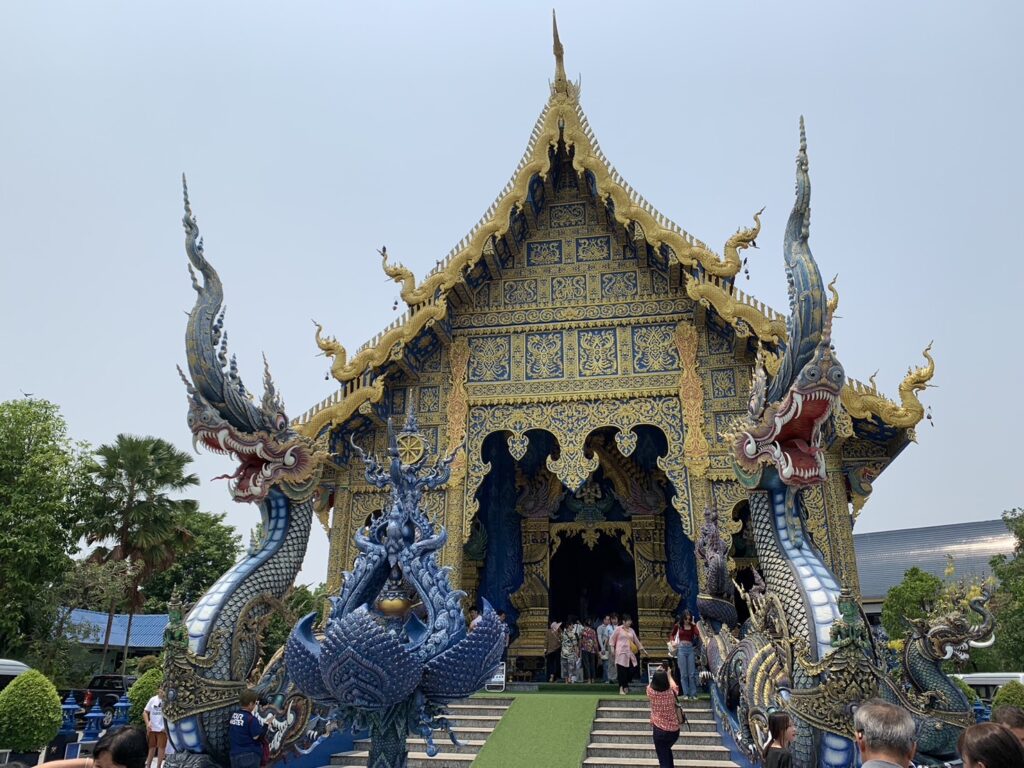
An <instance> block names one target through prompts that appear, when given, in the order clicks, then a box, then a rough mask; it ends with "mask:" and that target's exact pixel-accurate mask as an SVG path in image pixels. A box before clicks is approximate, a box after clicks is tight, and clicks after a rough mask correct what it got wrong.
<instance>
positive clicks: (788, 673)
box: [708, 119, 863, 768]
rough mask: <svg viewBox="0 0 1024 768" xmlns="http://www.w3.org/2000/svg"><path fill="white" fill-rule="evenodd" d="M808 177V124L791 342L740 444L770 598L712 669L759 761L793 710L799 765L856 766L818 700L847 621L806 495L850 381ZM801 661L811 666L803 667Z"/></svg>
mask: <svg viewBox="0 0 1024 768" xmlns="http://www.w3.org/2000/svg"><path fill="white" fill-rule="evenodd" d="M807 169H808V162H807V143H806V138H805V134H804V126H803V120H802V119H801V121H800V150H799V152H798V154H797V161H796V201H795V203H794V205H793V210H792V212H791V213H790V216H789V221H788V223H787V226H786V234H785V244H784V251H785V267H786V276H787V281H788V286H789V303H790V313H789V317H788V319H787V322H786V327H787V332H788V334H787V335H788V341H787V344H786V347H785V350H784V352H783V354H782V358H781V360H780V361H779V364H778V369H777V371H776V373H775V375H774V376H773V377H772V379H771V382H770V383H769V381H768V374H767V371H766V370H765V367H764V364H763V357H762V355H760V354H759V356H758V357H759V359H758V363H757V366H756V368H755V373H754V379H753V383H752V386H751V394H750V402H749V412H748V417H747V422H746V423H744V424H741V425H739V426H738V428H737V429H736V431H735V433H734V434H733V435H732V436H731V437H732V442H733V452H734V465H733V466H734V471H735V473H736V475H737V477H738V478H739V480H740V482H741V483H742V484H743V485H744V486H745V487H746V488H748V498H749V504H750V525H751V527H752V529H753V533H754V541H755V545H756V547H757V553H758V560H759V563H760V567H761V570H762V573H763V576H764V581H765V584H766V591H765V592H764V593H759V594H757V595H756V596H748V600H749V602H750V607H751V624H752V627H751V631H749V632H748V634H747V636H746V637H745V638H744V639H743V640H742V641H739V642H736V641H735V640H733V639H732V637H731V636H725V635H728V632H727V631H726V630H722V629H721V625H717V622H712V623H711V626H710V627H708V629H709V630H710V633H709V634H710V635H712V636H713V637H714V642H712V643H709V646H711V647H710V648H709V652H708V653H709V658H708V661H709V665H710V668H711V672H712V673H713V677H714V679H715V683H716V685H717V687H718V692H719V693H721V696H720V697H718V701H719V702H721V703H722V705H723V706H726V707H727V708H729V709H730V710H733V711H734V718H735V720H736V722H737V724H738V727H737V731H738V732H737V734H736V735H737V740H738V742H739V743H740V745H741V747H743V748H745V749H746V750H747V751H748V753H749V754H750V756H751V757H753V758H755V759H757V757H758V755H759V749H758V748H759V747H760V743H759V742H760V741H761V740H762V738H763V724H764V722H766V719H767V714H768V711H769V710H770V709H772V708H778V707H785V708H786V709H788V710H789V712H790V714H791V716H792V717H793V719H794V722H795V723H796V725H797V737H796V741H795V743H794V744H793V750H792V752H793V762H794V765H797V766H803V767H805V768H810V767H811V766H827V767H828V768H845V767H846V766H849V765H852V764H854V761H855V754H854V752H855V750H854V745H853V743H852V741H851V739H850V738H849V736H852V729H843V728H840V727H836V726H835V725H834V723H833V721H835V720H837V718H835V717H830V715H832V714H834V713H832V712H830V711H826V710H829V708H830V706H831V702H829V701H827V700H826V699H825V698H824V697H822V696H821V695H820V694H823V693H824V691H823V690H822V689H821V687H820V685H819V679H820V677H821V674H822V673H821V672H817V674H815V671H816V670H815V669H814V665H815V664H816V663H820V662H821V661H822V660H823V659H824V658H825V656H826V655H827V654H828V652H829V651H830V650H831V649H832V640H833V638H832V625H833V623H834V622H836V621H837V620H839V619H840V617H841V611H840V589H839V584H838V582H837V580H836V578H835V576H834V575H833V574H832V573H831V572H830V571H829V569H828V567H827V566H826V565H825V564H824V562H823V559H822V556H821V553H820V552H819V551H818V549H817V548H816V547H815V546H814V543H813V542H812V541H811V540H810V538H809V537H808V536H807V535H806V534H805V532H804V526H803V520H802V504H803V501H802V494H801V491H802V490H803V489H804V488H807V487H810V486H812V485H815V484H819V483H822V482H823V481H824V480H825V477H826V471H825V453H824V450H823V449H822V438H821V429H822V426H823V425H824V423H825V422H826V421H827V419H828V418H829V416H830V415H831V413H832V409H833V407H834V406H836V405H837V404H838V402H839V394H840V392H841V390H842V388H843V384H844V382H845V380H846V374H845V372H844V371H843V367H842V365H841V364H840V363H839V361H838V360H837V359H836V357H835V354H834V352H833V350H832V346H831V313H830V311H829V307H828V299H827V295H826V292H825V286H824V283H823V281H822V279H821V274H820V272H819V271H818V266H817V264H816V263H815V261H814V258H813V256H812V255H811V251H810V247H809V245H808V238H809V227H810V196H811V188H810V178H809V176H808V173H807ZM719 567H720V566H719ZM716 625H717V626H716ZM801 653H802V655H801V656H800V661H804V662H805V664H801V663H799V662H798V661H797V657H798V654H801ZM861 655H862V656H863V654H861ZM794 694H796V695H797V696H798V697H799V698H794ZM790 701H793V702H794V705H789V702H790ZM797 701H800V702H801V704H800V705H796V704H795V702H797ZM842 720H843V718H842V717H840V718H838V721H839V723H840V725H841V724H842ZM759 724H760V725H759ZM847 731H849V732H847Z"/></svg>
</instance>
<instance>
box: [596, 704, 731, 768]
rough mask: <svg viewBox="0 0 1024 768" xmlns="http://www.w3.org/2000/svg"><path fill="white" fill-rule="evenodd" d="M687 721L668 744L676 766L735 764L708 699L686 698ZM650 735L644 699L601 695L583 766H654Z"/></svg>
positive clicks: (708, 767)
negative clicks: (675, 738) (717, 729)
mask: <svg viewBox="0 0 1024 768" xmlns="http://www.w3.org/2000/svg"><path fill="white" fill-rule="evenodd" d="M683 709H684V711H685V712H686V717H687V718H688V720H689V723H688V725H684V726H683V728H682V731H681V733H680V736H679V741H677V742H676V744H675V746H674V747H673V748H672V753H673V757H674V758H675V764H676V768H739V766H738V765H737V764H736V763H734V762H733V761H732V760H730V759H729V749H728V747H726V746H724V745H723V744H722V737H721V736H720V735H719V733H718V731H716V730H715V718H714V715H712V714H711V702H710V701H708V700H707V699H702V700H699V701H687V702H685V706H684V707H683ZM657 765H658V757H657V755H656V754H655V752H654V741H653V739H652V738H651V725H650V708H649V706H648V704H647V701H646V700H644V699H625V698H623V699H602V700H601V701H599V702H598V705H597V713H596V715H595V717H594V724H593V726H592V727H591V730H590V744H588V745H587V753H586V757H585V758H584V759H583V766H584V768H621V767H622V766H636V767H637V768H640V767H646V766H657Z"/></svg>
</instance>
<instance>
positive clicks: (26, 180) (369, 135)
mask: <svg viewBox="0 0 1024 768" xmlns="http://www.w3.org/2000/svg"><path fill="white" fill-rule="evenodd" d="M558 13H559V27H560V31H561V37H562V41H563V43H564V45H565V51H566V53H565V62H566V69H567V70H568V72H569V75H570V77H572V78H574V79H575V78H576V77H577V76H580V75H581V76H582V85H583V90H582V97H581V101H582V103H583V107H584V109H585V111H586V112H587V114H588V116H589V118H590V123H591V125H592V126H593V128H594V130H595V132H596V135H597V138H598V140H599V141H600V143H601V146H602V148H603V149H604V151H605V153H606V154H607V155H608V157H609V158H610V159H611V161H612V163H614V164H615V165H616V167H617V168H618V170H619V171H620V172H621V173H622V174H623V176H624V177H625V178H626V179H627V180H628V181H629V182H630V183H631V184H632V185H633V186H634V187H635V188H636V189H638V190H639V191H640V192H641V193H642V194H643V195H644V196H645V197H647V199H648V200H650V201H651V202H652V203H653V204H654V205H655V206H656V207H658V208H659V209H660V210H661V211H662V213H664V214H665V215H667V216H668V217H670V218H671V219H673V220H674V221H676V222H677V223H678V224H679V225H680V226H682V227H684V228H685V229H687V230H688V231H690V232H692V233H693V234H695V235H696V236H698V237H700V238H701V239H702V240H704V241H706V242H708V243H709V244H711V245H712V246H713V247H715V248H716V249H720V248H721V244H722V243H723V242H724V241H725V239H726V238H727V237H728V236H729V235H730V234H731V233H732V232H733V231H735V229H736V227H737V226H739V225H747V224H748V223H749V222H750V216H751V214H752V213H753V212H754V211H756V210H757V209H759V208H760V207H761V206H767V209H766V211H765V220H764V228H763V231H762V234H761V237H759V238H758V243H759V245H760V246H761V249H760V250H759V251H748V252H747V253H748V254H750V272H751V278H750V280H749V282H747V281H745V280H743V279H742V278H741V279H740V281H739V286H740V287H741V288H742V289H743V290H744V291H747V292H748V293H752V294H753V295H755V296H757V297H758V298H760V299H762V300H764V301H766V302H768V303H769V304H771V305H772V306H774V307H775V308H777V309H780V310H785V309H786V306H787V304H786V296H785V277H784V273H783V269H782V249H781V243H782V230H783V226H784V224H785V220H786V216H787V215H788V212H789V209H790V206H791V204H792V193H793V157H794V153H795V151H796V145H797V120H798V117H799V115H801V114H803V115H805V116H806V120H807V131H808V139H809V145H810V162H811V179H812V182H813V185H814V196H813V201H812V204H813V210H814V216H813V219H812V225H811V246H812V249H813V251H814V254H815V256H816V258H817V260H818V262H819V264H820V266H821V270H822V273H823V274H824V275H826V276H831V275H832V274H834V273H839V277H840V279H839V287H840V292H841V296H842V303H841V307H840V310H839V315H840V318H839V319H838V320H837V321H836V328H835V331H834V340H835V342H836V347H837V351H838V354H839V356H840V358H841V359H842V361H843V362H844V364H845V366H846V370H847V372H848V374H850V375H852V376H854V377H857V378H860V379H862V380H866V379H867V377H868V376H870V375H871V373H872V372H874V371H875V370H876V369H878V370H879V374H878V383H879V385H880V387H881V388H882V389H883V390H884V391H886V392H888V393H890V394H891V395H895V393H896V387H897V385H898V383H899V381H900V379H901V378H902V377H903V375H904V374H905V372H906V369H907V366H908V365H915V366H916V365H919V364H920V363H921V362H922V358H921V356H920V352H921V349H922V348H923V347H924V346H925V345H926V344H927V343H928V342H929V341H930V340H932V339H934V340H935V347H934V354H935V359H936V362H937V372H936V375H935V380H934V381H935V383H936V384H937V385H938V386H937V388H934V389H929V390H928V391H927V392H926V393H925V395H924V400H925V402H926V403H927V404H929V405H930V406H931V407H932V412H933V414H934V421H935V426H934V428H932V427H930V426H928V425H927V423H922V425H921V426H920V427H919V429H918V438H919V444H918V445H912V446H910V447H909V448H908V449H907V450H906V451H905V452H904V454H903V455H902V456H901V457H900V458H899V459H898V460H897V461H896V462H895V463H894V465H893V466H892V467H890V468H889V470H888V471H887V472H886V473H885V474H884V475H883V476H882V477H881V478H880V479H879V480H878V481H877V482H876V484H875V489H876V490H875V493H874V496H873V497H872V499H871V500H870V501H869V502H868V504H867V506H866V507H865V510H864V512H863V514H862V515H861V519H860V521H859V523H858V525H857V529H856V530H857V531H873V530H881V529H889V528H903V527H914V526H920V525H934V524H940V523H949V522H955V521H966V520H978V519H991V518H995V517H997V516H998V515H999V514H1000V513H1001V512H1002V510H1004V509H1006V508H1008V507H1012V506H1016V505H1020V504H1022V503H1024V494H1022V492H1021V489H1022V487H1024V483H1022V481H1021V479H1020V475H1019V473H1020V471H1021V470H1020V460H1019V454H1018V453H1017V451H1018V450H1019V438H1017V439H1014V436H1013V435H1012V433H1011V425H1014V424H1016V421H1018V420H1019V418H1020V413H1019V411H1020V406H1019V403H1018V400H1017V398H1018V390H1019V383H1020V381H1021V379H1022V378H1024V366H1022V363H1021V358H1020V354H1019V353H1018V351H1017V339H1018V334H1019V331H1018V327H1017V326H1018V323H1017V322H1016V321H1017V318H1018V316H1019V311H1020V305H1021V303H1022V302H1024V296H1022V293H1024V267H1022V260H1021V258H1020V253H1019V252H1020V249H1021V245H1020V238H1019V237H1018V235H1017V234H1016V228H1017V227H1018V226H1020V223H1019V222H1020V212H1021V210H1022V208H1024V196H1022V194H1021V185H1020V180H1021V177H1022V171H1024V162H1022V152H1021V149H1020V136H1021V135H1022V128H1021V116H1022V109H1024V108H1022V99H1021V77H1022V72H1024V47H1022V46H1021V45H1020V39H1019V33H1020V30H1021V29H1022V28H1024V18H1022V16H1024V5H1022V4H1021V3H1019V2H1006V3H944V2H927V3H926V2H905V3H891V2H886V3H845V4H835V3H800V4H796V3H785V4H784V3H760V2H757V3H753V2H752V3H736V2H728V3H700V4H695V3H681V2H670V3H642V2H636V3H629V4H625V3H600V2H561V3H559V5H558ZM550 14H551V6H550V4H549V3H544V4H538V3H533V2H518V3H504V4H497V3H482V2H475V3H469V2H462V3H455V2H443V3H442V2H430V3H425V2H424V3H416V4H414V3H411V2H403V3H398V2H383V3H358V4H357V3H348V4H343V3H340V2H320V3H314V2H301V3H265V2H244V3H242V2H234V3H228V2H223V3H205V2H204V3H196V2H173V3H170V2H146V3H137V2H101V1H100V0H95V1H94V2H90V3H77V2H64V3H54V2H6V3H3V4H2V5H0V98H2V101H3V103H2V109H0V115H2V116H0V230H2V232H3V237H2V239H0V259H2V272H0V334H2V337H0V338H2V349H3V359H2V363H0V365H2V368H0V399H8V398H16V397H20V396H21V393H22V392H26V393H32V394H34V395H35V396H37V397H45V398H48V399H50V400H53V401H55V402H56V403H58V404H59V405H60V406H61V408H62V409H63V412H64V414H65V416H66V417H67V419H68V422H69V424H70V428H71V432H72V434H73V436H74V437H76V438H79V439H84V440H88V441H90V442H92V443H94V444H99V443H103V442H108V441H111V440H113V439H114V437H115V436H116V435H117V433H119V432H131V433H143V434H153V435H157V436H160V437H164V438H166V439H169V440H171V441H173V442H174V443H176V444H177V445H178V446H180V447H182V448H188V446H189V445H190V437H191V436H190V434H189V432H188V429H187V427H186V425H185V413H186V401H185V393H184V390H183V387H182V385H181V382H180V381H179V380H178V378H177V374H176V373H175V370H174V366H175V364H177V363H183V362H184V357H185V355H184V344H183V334H184V329H185V312H187V311H188V310H189V309H190V308H191V306H192V303H193V299H194V294H193V292H192V289H191V287H190V284H189V280H188V275H187V273H186V269H185V264H186V259H185V255H184V250H183V236H182V230H181V224H180V219H181V190H180V181H179V177H180V174H181V172H182V171H186V172H187V173H188V175H189V184H190V188H191V196H192V202H193V206H194V209H195V212H196V215H197V217H198V219H199V225H200V228H201V229H202V232H203V234H204V236H205V238H206V251H207V256H208V257H209V258H210V260H211V261H212V262H213V264H214V265H215V266H216V267H217V269H218V270H219V271H220V274H221V277H222V279H223V280H224V284H225V291H226V295H227V299H226V303H227V305H228V315H227V326H228V330H229V335H230V339H231V348H232V350H233V351H234V352H235V353H237V355H238V358H239V362H240V364H241V368H242V372H243V375H244V377H245V379H246V381H247V382H248V383H249V386H250V388H251V389H254V390H257V389H258V388H259V384H260V353H261V352H266V354H267V356H268V358H269V359H270V362H271V365H272V368H273V370H274V373H275V378H276V381H277V384H278V388H279V390H281V391H282V392H283V394H284V396H285V399H286V402H287V403H288V405H289V407H290V413H291V415H297V414H299V413H300V412H302V411H303V410H305V409H306V408H308V407H309V406H310V405H312V404H313V403H315V402H318V401H319V400H321V399H322V398H324V397H326V396H327V395H328V394H330V392H331V391H332V389H333V386H332V385H333V382H330V381H325V378H324V376H325V373H326V370H327V362H326V361H325V359H324V358H323V357H317V356H316V352H317V349H316V347H315V345H314V343H313V326H312V324H311V323H310V319H311V318H316V319H317V320H319V321H320V322H322V323H324V325H325V326H326V328H327V329H328V330H329V331H330V332H331V333H333V334H335V335H337V336H338V337H339V339H340V340H341V341H342V342H343V343H345V344H346V345H347V346H348V348H349V350H350V351H351V350H352V349H353V348H354V347H355V346H357V345H359V344H361V343H362V342H363V341H365V340H366V339H368V338H370V337H371V336H372V335H373V334H374V333H375V332H376V331H378V330H379V329H380V328H382V327H383V326H384V325H386V324H387V323H389V322H391V320H393V319H394V317H395V313H394V312H393V311H392V308H391V307H392V302H393V300H394V298H395V297H396V294H397V290H396V286H394V285H393V284H392V283H389V282H387V281H386V279H385V277H384V275H383V273H382V272H381V270H380V267H379V259H378V257H377V254H376V249H377V248H379V247H380V246H381V245H382V244H386V245H387V247H388V251H389V253H391V254H393V256H394V258H397V259H399V260H401V261H403V262H404V263H405V264H406V265H407V266H409V267H410V268H412V269H414V270H415V271H416V273H417V274H418V275H419V276H422V275H423V274H424V273H425V272H426V271H427V270H428V269H429V268H431V267H432V266H433V265H434V263H435V261H436V260H438V259H440V258H442V257H444V256H445V255H446V254H447V253H448V251H449V249H450V248H451V247H452V246H453V245H454V244H455V243H457V242H458V241H459V239H460V238H462V236H463V235H464V234H466V233H467V232H468V231H469V229H470V228H471V227H472V226H473V225H474V224H475V223H476V221H477V219H478V217H479V216H480V215H481V213H483V211H484V210H485V209H486V208H487V207H488V205H490V203H491V201H492V200H493V199H494V196H495V195H496V194H497V193H498V192H499V190H500V189H501V188H502V187H503V185H504V184H505V182H506V181H507V180H508V178H509V176H510V175H511V173H512V171H513V170H514V168H515V165H516V163H517V162H518V160H519V158H520V156H521V154H522V152H523V149H524V147H525V146H526V143H527V140H528V138H529V133H530V130H531V128H532V127H533V124H534V121H535V120H536V117H537V115H538V114H539V112H540V110H541V108H542V107H543V105H544V103H545V101H546V99H547V95H548V81H549V79H550V78H551V77H552V75H553V60H552V55H551V32H550V27H551V22H550ZM194 468H195V470H196V471H197V472H198V474H199V475H200V476H201V477H202V478H203V485H202V488H201V489H199V490H198V491H196V494H195V495H196V496H198V498H199V499H200V500H201V503H202V505H203V507H204V508H205V509H207V510H210V511H222V510H226V511H228V513H229V520H230V521H231V522H232V523H233V524H235V525H236V526H238V527H239V528H240V529H241V530H243V531H248V530H249V529H250V528H251V527H253V526H254V525H255V524H256V521H257V519H258V512H257V510H256V509H255V508H252V507H246V506H241V505H237V504H234V503H233V502H231V501H230V500H229V498H228V495H227V491H226V488H225V487H224V483H223V482H217V483H214V482H210V478H212V477H213V476H215V475H219V474H221V473H224V472H230V471H232V470H233V467H232V466H231V465H230V464H229V463H228V462H227V460H226V459H223V458H221V457H216V456H208V455H202V456H199V457H197V459H196V463H195V464H194ZM1014 489H1016V490H1014ZM246 538H247V536H246ZM326 559H327V540H326V536H325V535H324V534H323V532H322V531H321V530H320V529H319V528H316V529H315V530H314V533H313V536H312V538H311V541H310V547H309V553H308V555H307V558H306V563H305V566H304V569H303V572H302V574H301V576H300V580H301V581H303V582H308V583H316V582H318V581H320V580H322V579H323V578H324V577H325V574H326Z"/></svg>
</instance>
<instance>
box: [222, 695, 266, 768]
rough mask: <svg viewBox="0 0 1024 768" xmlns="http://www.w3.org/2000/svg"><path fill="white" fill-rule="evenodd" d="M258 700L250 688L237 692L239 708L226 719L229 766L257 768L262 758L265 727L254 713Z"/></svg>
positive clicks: (234, 767) (233, 767)
mask: <svg viewBox="0 0 1024 768" xmlns="http://www.w3.org/2000/svg"><path fill="white" fill-rule="evenodd" d="M258 700H259V696H257V695H256V691H254V690H252V689H251V688H247V689H246V690H244V691H242V692H241V693H240V694H238V704H239V708H238V709H237V710H235V711H234V712H232V713H231V719H230V720H228V744H230V749H229V751H228V757H229V758H230V760H231V768H259V765H260V762H261V761H262V759H263V734H264V733H265V732H266V730H267V728H266V726H265V725H263V723H261V722H260V721H259V720H258V719H257V718H256V715H255V712H256V702H257V701H258Z"/></svg>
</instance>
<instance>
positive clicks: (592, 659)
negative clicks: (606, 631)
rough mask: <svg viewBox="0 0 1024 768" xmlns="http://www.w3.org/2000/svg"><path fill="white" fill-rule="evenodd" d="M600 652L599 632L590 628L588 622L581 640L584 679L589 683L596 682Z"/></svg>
mask: <svg viewBox="0 0 1024 768" xmlns="http://www.w3.org/2000/svg"><path fill="white" fill-rule="evenodd" d="M599 650H600V645H599V643H598V642H597V631H596V630H595V629H594V628H593V627H592V626H590V621H589V620H588V621H587V623H586V625H585V626H584V627H583V636H582V637H581V638H580V652H581V653H582V654H583V679H584V680H585V681H586V682H588V683H592V682H594V678H595V677H596V675H597V654H598V652H599Z"/></svg>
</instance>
